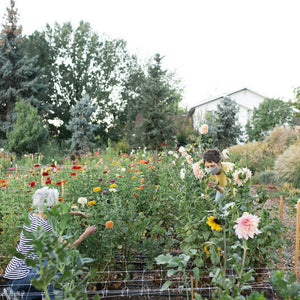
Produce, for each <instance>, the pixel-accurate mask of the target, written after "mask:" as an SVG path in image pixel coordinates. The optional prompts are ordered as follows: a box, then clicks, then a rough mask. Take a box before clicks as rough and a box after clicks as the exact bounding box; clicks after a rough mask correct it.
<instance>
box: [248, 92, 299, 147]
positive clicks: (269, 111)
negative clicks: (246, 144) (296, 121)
mask: <svg viewBox="0 0 300 300" xmlns="http://www.w3.org/2000/svg"><path fill="white" fill-rule="evenodd" d="M292 123H293V109H292V106H291V104H290V103H288V102H284V101H283V100H280V99H274V98H265V99H264V101H263V102H262V103H260V104H259V106H258V107H257V108H254V110H253V115H252V118H251V119H250V121H248V123H247V125H246V133H247V135H248V139H249V141H260V140H263V139H264V137H266V136H267V135H268V134H269V132H270V131H271V130H272V129H273V128H274V127H275V126H280V125H285V124H292Z"/></svg>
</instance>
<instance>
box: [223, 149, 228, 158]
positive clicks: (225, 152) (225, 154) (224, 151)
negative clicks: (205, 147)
mask: <svg viewBox="0 0 300 300" xmlns="http://www.w3.org/2000/svg"><path fill="white" fill-rule="evenodd" d="M222 155H223V157H224V158H225V159H228V158H229V151H228V149H224V150H223V151H222Z"/></svg>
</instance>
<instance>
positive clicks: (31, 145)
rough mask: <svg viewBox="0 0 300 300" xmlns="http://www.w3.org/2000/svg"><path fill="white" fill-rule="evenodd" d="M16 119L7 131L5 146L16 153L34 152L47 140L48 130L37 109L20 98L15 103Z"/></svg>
mask: <svg viewBox="0 0 300 300" xmlns="http://www.w3.org/2000/svg"><path fill="white" fill-rule="evenodd" d="M15 110H16V114H17V120H16V122H15V123H14V126H13V129H12V130H11V131H9V132H8V134H7V137H8V142H7V144H6V148H7V150H8V151H13V152H16V153H18V154H24V153H35V152H38V151H39V149H40V148H41V147H42V146H43V145H45V143H46V142H47V136H48V131H47V129H46V127H45V126H44V124H43V122H42V121H41V118H40V117H39V116H38V114H37V109H36V108H34V107H32V106H31V105H30V104H28V103H26V102H25V101H24V100H22V99H20V100H19V101H18V102H17V103H16V108H15Z"/></svg>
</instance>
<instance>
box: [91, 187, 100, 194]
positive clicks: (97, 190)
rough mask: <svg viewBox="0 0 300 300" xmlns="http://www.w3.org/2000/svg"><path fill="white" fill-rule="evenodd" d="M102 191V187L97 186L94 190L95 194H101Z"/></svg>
mask: <svg viewBox="0 0 300 300" xmlns="http://www.w3.org/2000/svg"><path fill="white" fill-rule="evenodd" d="M100 191H101V187H100V186H97V187H95V188H93V192H95V193H96V192H100Z"/></svg>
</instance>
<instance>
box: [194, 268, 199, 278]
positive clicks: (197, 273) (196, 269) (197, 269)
mask: <svg viewBox="0 0 300 300" xmlns="http://www.w3.org/2000/svg"><path fill="white" fill-rule="evenodd" d="M193 273H194V275H195V277H196V280H197V281H199V280H200V270H199V268H197V267H195V268H194V269H193Z"/></svg>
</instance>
